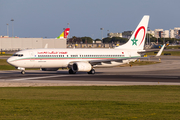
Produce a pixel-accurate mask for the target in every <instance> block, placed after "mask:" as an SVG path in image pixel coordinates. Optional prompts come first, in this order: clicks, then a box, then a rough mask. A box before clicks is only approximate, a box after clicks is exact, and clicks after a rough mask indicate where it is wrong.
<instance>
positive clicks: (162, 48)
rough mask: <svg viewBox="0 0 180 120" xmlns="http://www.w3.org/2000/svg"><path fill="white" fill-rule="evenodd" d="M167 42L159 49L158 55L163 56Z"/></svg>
mask: <svg viewBox="0 0 180 120" xmlns="http://www.w3.org/2000/svg"><path fill="white" fill-rule="evenodd" d="M164 47H165V44H164V45H163V46H162V47H161V49H160V50H159V52H158V53H157V55H156V57H159V56H161V53H162V51H163V50H164Z"/></svg>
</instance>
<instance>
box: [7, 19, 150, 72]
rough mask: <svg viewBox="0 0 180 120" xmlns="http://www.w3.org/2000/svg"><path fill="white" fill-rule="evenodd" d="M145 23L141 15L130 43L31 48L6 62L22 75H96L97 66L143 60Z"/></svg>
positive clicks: (145, 20) (146, 20)
mask: <svg viewBox="0 0 180 120" xmlns="http://www.w3.org/2000/svg"><path fill="white" fill-rule="evenodd" d="M148 22H149V15H145V16H143V18H142V20H141V21H140V23H139V25H138V26H137V28H136V29H135V31H134V33H133V34H132V36H131V38H130V39H129V41H128V42H127V43H125V44H124V45H121V46H117V47H115V48H113V49H104V48H103V49H100V48H99V49H92V48H90V49H50V48H44V49H30V50H22V51H19V52H16V53H15V54H14V55H13V56H11V57H10V58H8V60H7V62H8V63H9V64H10V65H12V66H15V67H16V68H17V69H19V70H21V74H25V68H40V69H41V70H42V71H57V70H58V69H59V68H68V69H69V74H75V73H76V72H87V73H88V74H95V69H94V68H96V67H113V66H118V65H122V64H126V63H129V62H131V61H135V60H137V59H140V58H144V57H143V54H142V53H144V52H145V50H144V43H145V37H146V32H147V26H148ZM60 36H61V35H60Z"/></svg>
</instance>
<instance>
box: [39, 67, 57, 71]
mask: <svg viewBox="0 0 180 120" xmlns="http://www.w3.org/2000/svg"><path fill="white" fill-rule="evenodd" d="M58 69H59V68H41V70H42V71H57V70H58Z"/></svg>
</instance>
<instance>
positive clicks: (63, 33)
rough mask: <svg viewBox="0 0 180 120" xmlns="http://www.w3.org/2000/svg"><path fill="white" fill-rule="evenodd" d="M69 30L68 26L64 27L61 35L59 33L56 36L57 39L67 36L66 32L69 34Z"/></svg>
mask: <svg viewBox="0 0 180 120" xmlns="http://www.w3.org/2000/svg"><path fill="white" fill-rule="evenodd" d="M69 30H70V28H66V29H65V30H64V31H63V32H62V33H61V35H59V36H58V37H57V39H61V38H67V36H68V34H69Z"/></svg>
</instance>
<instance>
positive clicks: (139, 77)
mask: <svg viewBox="0 0 180 120" xmlns="http://www.w3.org/2000/svg"><path fill="white" fill-rule="evenodd" d="M150 60H151V61H158V60H159V59H158V58H150ZM95 70H96V74H94V75H90V74H87V73H85V72H79V73H77V74H68V71H67V70H59V71H40V70H27V71H26V74H25V75H21V74H20V71H19V70H14V71H0V86H1V87H9V86H10V87H16V86H90V85H95V86H96V85H97V86H98V85H100V86H104V85H110V86H121V85H180V74H179V73H180V57H172V56H162V57H161V63H158V64H153V65H143V66H132V67H114V68H96V69H95Z"/></svg>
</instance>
